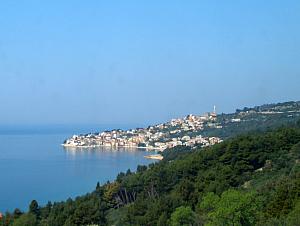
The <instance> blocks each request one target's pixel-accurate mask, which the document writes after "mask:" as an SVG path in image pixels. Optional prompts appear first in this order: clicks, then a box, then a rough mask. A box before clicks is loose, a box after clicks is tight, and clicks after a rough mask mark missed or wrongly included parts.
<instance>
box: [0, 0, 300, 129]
mask: <svg viewBox="0 0 300 226" xmlns="http://www.w3.org/2000/svg"><path fill="white" fill-rule="evenodd" d="M299 11H300V1H298V0H295V1H291V0H287V1H276V0H266V1H261V0H251V1H242V0H240V1H238V0H235V1H233V0H232V1H231V0H228V1H214V0H209V1H199V0H195V1H193V0H189V1H179V0H169V1H168V0H164V1H159V0H151V1H138V0H136V1H133V0H126V1H121V0H120V1H99V0H89V1H81V0H80V1H79V0H69V1H68V0H64V1H58V0H51V1H32V0H26V1H25V0H19V1H1V3H0V105H1V107H0V125H42V124H64V125H70V124H93V123H95V124H111V123H113V124H147V123H158V122H163V121H165V120H169V119H171V118H175V117H181V116H185V115H187V114H189V113H193V114H202V113H204V112H207V111H211V110H212V109H213V105H216V107H217V111H218V112H234V111H235V109H237V108H243V107H245V106H255V105H260V104H264V103H276V102H284V101H290V100H300V89H299V88H300V62H299V61H300V23H299V21H300V13H299Z"/></svg>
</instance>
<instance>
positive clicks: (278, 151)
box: [0, 121, 300, 226]
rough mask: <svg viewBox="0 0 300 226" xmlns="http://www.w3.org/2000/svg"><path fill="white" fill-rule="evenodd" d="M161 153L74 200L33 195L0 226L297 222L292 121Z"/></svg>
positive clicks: (299, 129)
mask: <svg viewBox="0 0 300 226" xmlns="http://www.w3.org/2000/svg"><path fill="white" fill-rule="evenodd" d="M164 157H165V158H164V160H163V161H160V162H158V163H155V164H150V165H149V166H138V167H137V170H136V172H131V171H130V170H128V171H127V172H122V173H119V175H118V176H117V178H116V180H115V181H112V182H107V183H105V184H102V185H100V184H99V183H98V184H97V185H96V187H95V190H94V191H92V192H91V193H88V194H86V195H83V196H80V197H77V198H75V199H68V200H66V201H64V202H55V203H51V202H49V203H48V204H47V205H45V206H40V205H39V204H38V203H37V201H35V200H33V201H32V202H31V203H30V204H29V207H28V211H27V212H25V213H23V212H21V211H20V210H19V209H15V210H14V211H13V212H11V213H9V212H7V213H5V214H4V216H3V217H2V219H1V222H0V225H1V226H9V225H13V226H27V225H28V226H46V225H49V226H62V225H65V226H71V225H124V226H126V225H160V226H167V225H170V226H175V225H234V226H236V225H287V226H288V225H300V121H298V122H297V123H290V124H289V125H285V126H281V127H278V128H276V129H274V128H272V129H269V130H267V131H256V132H249V133H246V134H242V135H238V136H235V137H233V138H229V139H227V140H225V141H224V142H222V143H220V144H216V145H214V146H212V147H205V148H200V147H199V148H194V149H191V148H189V149H186V148H184V147H177V148H176V147H175V148H174V149H172V150H167V151H166V152H165V153H164Z"/></svg>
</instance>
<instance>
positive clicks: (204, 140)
mask: <svg viewBox="0 0 300 226" xmlns="http://www.w3.org/2000/svg"><path fill="white" fill-rule="evenodd" d="M216 118H217V114H216V113H215V111H214V112H212V113H207V114H205V115H202V116H196V115H188V116H186V117H184V118H179V119H172V120H171V121H169V122H167V123H163V124H158V125H155V126H149V127H148V128H137V129H131V130H126V131H124V130H120V129H118V130H112V131H105V132H101V133H91V134H85V135H74V136H73V137H71V138H69V139H67V140H66V141H65V142H64V144H63V146H65V147H98V146H105V147H110V148H118V147H134V148H147V149H157V150H161V151H163V150H165V149H166V148H172V147H175V146H178V145H186V146H191V147H192V146H195V145H201V146H209V145H213V144H216V143H219V142H221V141H222V140H221V139H220V138H218V137H203V136H201V134H200V133H201V131H202V130H203V128H204V125H210V126H211V125H213V126H215V127H216V128H218V125H217V124H216V123H215V121H216Z"/></svg>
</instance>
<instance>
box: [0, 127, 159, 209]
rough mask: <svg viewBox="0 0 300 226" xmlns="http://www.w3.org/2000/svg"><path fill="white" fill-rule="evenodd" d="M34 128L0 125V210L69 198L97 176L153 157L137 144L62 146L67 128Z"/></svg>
mask: <svg viewBox="0 0 300 226" xmlns="http://www.w3.org/2000/svg"><path fill="white" fill-rule="evenodd" d="M34 131H35V130H32V131H30V132H26V130H21V132H20V130H19V131H18V132H14V130H11V131H9V132H7V133H5V131H4V130H0V176H1V180H0V212H5V211H7V210H9V211H13V210H14V209H15V208H16V207H18V208H20V209H21V210H23V211H26V210H27V209H28V206H29V203H30V202H31V200H33V199H36V200H37V201H38V203H39V204H41V205H44V204H46V203H47V202H48V201H52V202H53V201H62V200H66V199H67V198H69V197H71V198H75V197H76V196H78V195H83V194H85V193H87V192H90V191H92V190H93V189H94V188H95V186H96V184H97V182H98V181H99V182H100V184H103V183H105V182H106V181H108V180H114V179H115V178H116V176H117V174H118V173H119V172H121V171H123V172H125V171H126V170H127V169H131V170H132V171H134V170H136V167H137V165H139V164H140V165H147V164H150V163H152V162H155V161H154V160H149V159H146V158H144V155H146V154H150V153H149V152H147V153H146V152H145V151H143V150H137V149H119V150H110V149H107V148H98V149H89V150H86V149H83V150H77V151H74V150H66V149H64V148H63V147H62V146H61V143H62V142H63V141H64V139H65V138H67V137H69V136H70V135H72V134H73V133H72V132H71V131H66V130H58V131H57V132H55V130H53V129H51V130H49V132H47V130H46V129H44V130H43V132H41V131H38V132H34Z"/></svg>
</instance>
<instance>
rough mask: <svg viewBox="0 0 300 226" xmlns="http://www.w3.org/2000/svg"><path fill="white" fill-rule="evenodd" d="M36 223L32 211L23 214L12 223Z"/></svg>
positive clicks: (30, 225)
mask: <svg viewBox="0 0 300 226" xmlns="http://www.w3.org/2000/svg"><path fill="white" fill-rule="evenodd" d="M35 225H37V219H36V216H35V215H34V214H32V213H28V214H23V215H22V216H20V217H19V218H18V219H16V220H15V221H14V223H13V226H35Z"/></svg>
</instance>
